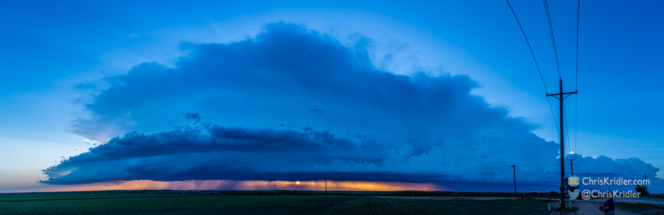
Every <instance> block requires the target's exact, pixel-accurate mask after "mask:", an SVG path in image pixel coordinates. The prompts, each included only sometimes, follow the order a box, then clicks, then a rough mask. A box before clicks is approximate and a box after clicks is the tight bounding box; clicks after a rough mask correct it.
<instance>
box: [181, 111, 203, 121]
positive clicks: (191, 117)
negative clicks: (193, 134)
mask: <svg viewBox="0 0 664 215" xmlns="http://www.w3.org/2000/svg"><path fill="white" fill-rule="evenodd" d="M184 118H185V119H189V120H194V122H196V123H198V122H200V121H201V116H200V115H199V114H198V113H185V114H184Z"/></svg>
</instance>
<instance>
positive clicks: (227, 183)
mask: <svg viewBox="0 0 664 215" xmlns="http://www.w3.org/2000/svg"><path fill="white" fill-rule="evenodd" d="M275 189H276V190H300V191H324V190H325V181H324V180H320V181H295V182H293V181H232V180H192V181H151V180H135V181H120V182H103V183H94V184H81V185H48V186H38V187H32V188H29V187H28V188H25V189H18V190H14V191H11V192H66V191H104V190H275ZM327 190H328V191H452V190H450V189H448V188H446V187H443V186H440V185H436V184H432V183H405V182H374V181H330V180H328V181H327Z"/></svg>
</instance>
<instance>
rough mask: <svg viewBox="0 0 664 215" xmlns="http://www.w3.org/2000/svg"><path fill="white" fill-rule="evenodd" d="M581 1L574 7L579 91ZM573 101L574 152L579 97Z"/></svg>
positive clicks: (577, 85) (576, 78)
mask: <svg viewBox="0 0 664 215" xmlns="http://www.w3.org/2000/svg"><path fill="white" fill-rule="evenodd" d="M580 11H581V0H578V1H577V5H576V72H575V73H574V75H575V77H574V85H575V86H574V88H575V89H576V90H577V91H578V90H579V14H580V13H581V12H580ZM574 99H575V101H574V151H576V150H577V149H576V146H577V145H578V144H577V143H578V138H577V137H578V134H577V130H578V127H579V126H578V116H579V112H578V107H579V104H578V103H579V96H578V95H577V96H576V97H575V98H574Z"/></svg>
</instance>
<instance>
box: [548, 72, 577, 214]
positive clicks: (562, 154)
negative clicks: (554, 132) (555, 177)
mask: <svg viewBox="0 0 664 215" xmlns="http://www.w3.org/2000/svg"><path fill="white" fill-rule="evenodd" d="M559 82H560V93H554V94H549V93H547V94H546V96H553V97H554V98H557V99H558V100H559V101H560V204H561V205H560V206H561V208H562V206H564V204H565V126H564V125H563V119H564V116H565V115H563V107H564V106H563V101H564V100H565V98H567V97H568V96H570V95H572V94H577V93H578V92H577V91H574V92H567V93H564V92H563V79H562V78H560V79H559Z"/></svg>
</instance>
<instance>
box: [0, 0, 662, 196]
mask: <svg viewBox="0 0 664 215" xmlns="http://www.w3.org/2000/svg"><path fill="white" fill-rule="evenodd" d="M511 3H512V6H513V7H514V10H515V12H516V13H517V15H518V16H519V18H520V21H521V22H522V24H523V26H524V29H525V31H526V34H527V35H528V38H529V39H530V42H531V44H532V45H533V50H534V52H535V54H536V57H537V59H538V62H539V63H540V66H541V68H542V72H543V75H544V78H545V81H546V84H547V86H548V87H549V90H550V92H556V91H555V90H554V89H555V86H557V72H556V69H555V61H554V56H553V50H552V47H551V39H550V36H549V31H548V27H547V25H546V17H545V15H544V9H543V5H542V2H538V1H512V2H511ZM549 4H550V5H549V6H550V11H551V19H552V22H553V28H554V31H555V35H556V43H557V45H558V46H557V48H558V53H559V57H560V63H561V73H562V77H563V79H564V80H565V86H564V87H565V88H566V89H569V90H573V89H574V87H575V85H574V83H575V74H574V67H575V64H574V63H575V61H574V57H575V55H574V51H575V39H576V37H575V36H576V34H575V33H576V2H575V1H565V2H550V3H549ZM663 7H664V6H663V5H662V3H660V2H656V1H640V2H629V3H627V2H622V1H583V2H582V3H581V17H580V20H581V21H580V23H581V24H580V32H579V74H578V75H579V76H578V90H579V95H578V99H579V102H578V130H577V132H578V137H575V136H574V135H573V134H574V126H573V125H574V124H569V126H570V127H569V128H570V130H569V131H570V132H571V134H572V135H571V136H570V139H571V140H572V142H571V143H570V144H572V150H573V151H575V152H577V153H579V154H582V155H583V156H590V157H599V158H603V157H601V156H605V157H606V158H607V159H608V158H611V159H629V158H638V159H639V160H638V161H637V160H618V161H614V160H611V159H609V160H610V161H608V160H603V161H601V162H599V161H598V162H594V163H593V162H592V160H591V161H588V163H587V164H586V165H587V167H583V166H582V165H584V164H579V166H578V168H580V169H583V168H586V172H588V173H591V172H592V173H593V174H600V175H601V174H623V175H627V176H630V177H634V178H635V177H638V176H637V175H634V174H637V173H636V172H644V173H645V172H648V173H649V174H655V173H656V172H658V169H657V168H662V167H664V159H663V158H662V156H661V154H662V153H663V152H664V145H662V142H663V141H664V139H662V137H661V135H660V132H658V131H661V130H662V129H663V127H662V123H661V121H662V119H664V116H663V115H662V114H663V113H662V112H661V111H659V109H660V108H659V107H661V106H662V100H661V99H657V98H659V96H660V95H661V93H662V91H663V90H662V88H661V87H660V86H659V81H660V80H663V79H662V78H663V77H662V74H663V73H662V71H661V70H662V69H661V66H660V65H659V64H658V63H657V62H658V60H659V59H661V58H662V57H663V56H662V55H664V52H662V51H661V50H662V48H664V47H663V46H664V44H663V43H664V42H662V40H661V39H660V38H662V36H664V35H663V34H664V32H663V30H662V24H663V22H664V21H662V20H664V17H662V16H664V15H662V14H661V13H659V12H658V11H660V10H661V9H663ZM0 14H1V15H0V16H1V18H2V19H0V20H2V21H0V22H1V23H2V26H3V28H2V29H0V31H2V35H1V36H0V37H1V38H2V40H0V43H1V44H2V47H3V48H2V51H0V57H2V59H4V60H3V63H2V64H1V65H0V71H2V73H1V78H0V103H1V104H3V105H1V106H0V119H2V120H1V121H0V146H1V147H2V148H3V149H4V150H2V152H0V155H1V156H0V157H1V158H0V159H1V160H2V162H0V181H1V182H0V189H2V188H16V187H28V186H36V185H40V184H39V183H37V181H39V180H44V181H46V182H49V181H50V182H51V183H61V184H63V183H83V182H99V181H105V180H129V179H150V180H190V179H192V180H209V179H232V180H250V179H255V180H308V179H307V177H310V179H311V180H313V178H317V177H324V176H322V175H321V174H314V173H320V171H318V170H316V169H315V168H314V167H316V166H317V165H322V166H325V167H328V168H335V170H334V171H332V172H336V173H337V174H338V175H344V174H349V173H363V176H361V177H360V176H358V177H355V178H353V177H350V178H344V179H345V180H372V181H376V180H377V181H386V180H387V181H390V180H391V181H403V182H413V181H412V180H406V178H412V177H413V176H418V177H419V178H422V179H427V180H426V182H437V183H440V184H445V183H452V182H450V181H452V180H450V179H449V178H445V177H443V176H441V175H449V174H448V173H447V172H445V171H452V170H463V169H475V168H478V167H482V168H484V167H494V166H491V165H496V167H498V166H500V168H502V166H504V165H507V166H509V165H510V163H518V164H522V165H540V164H547V165H548V164H549V163H554V164H555V156H556V155H557V153H558V152H557V151H555V150H556V143H557V142H558V138H557V131H556V125H555V124H554V121H553V118H552V116H551V111H550V109H549V107H548V106H549V105H548V102H547V98H546V97H545V96H544V94H545V92H544V90H543V86H542V83H541V81H540V77H539V75H538V74H537V71H536V68H535V65H534V63H533V60H532V57H531V56H530V52H529V50H528V47H527V45H526V44H525V41H524V39H523V36H522V34H521V31H520V30H519V28H518V25H517V24H516V21H515V20H514V17H513V16H512V14H511V12H510V10H509V8H508V7H507V4H506V3H505V2H501V1H484V2H437V3H431V2H411V3H408V4H404V3H399V2H387V3H386V2H363V3H357V2H350V1H349V2H344V1H335V2H334V3H321V2H317V3H313V2H305V1H303V2H297V1H287V2H273V1H269V2H259V3H251V4H244V3H238V2H205V1H192V2H187V3H176V2H173V3H163V2H147V1H146V2H142V3H135V2H95V3H90V2H83V1H81V2H76V1H72V2H67V3H50V2H14V3H3V4H2V5H0ZM297 38H299V39H297ZM304 41H308V42H304ZM276 45H279V46H282V47H281V49H278V50H272V49H271V47H273V46H276ZM316 48H317V49H316ZM282 50H294V51H283V52H282ZM210 59H212V60H210ZM221 59H226V61H224V60H221ZM312 59H313V60H312ZM240 62H243V63H240ZM260 62H262V64H261V63H260ZM304 62H309V64H305V63H304ZM139 65H140V66H139ZM279 68H281V69H279ZM312 71H316V72H314V73H313V74H318V75H316V76H311V75H309V74H312ZM365 72H368V73H367V74H365ZM164 74H170V76H169V75H164ZM321 77H324V78H321ZM317 78H321V79H317ZM298 80H299V81H298ZM408 80H410V81H408ZM206 81H207V82H206ZM224 81H225V82H224ZM218 83H226V84H221V85H219V84H218ZM313 83H316V84H313ZM277 89H279V90H277ZM377 92H383V93H387V94H386V95H385V96H382V97H381V96H377V94H376V93H377ZM372 93H373V94H372ZM395 94H401V96H399V95H395ZM380 95H382V94H380ZM439 100H440V101H439ZM568 101H569V102H568V103H567V106H566V107H567V108H568V110H570V111H569V112H568V115H567V118H568V119H569V120H570V121H569V122H573V119H574V118H575V117H576V116H575V115H574V113H575V112H574V111H573V109H574V107H575V104H574V102H575V98H572V99H570V100H568ZM552 102H554V103H553V104H554V107H557V106H556V104H557V103H555V101H552ZM390 104H391V105H393V106H390ZM404 104H408V105H404ZM454 105H456V106H454ZM454 107H457V108H454ZM459 107H461V108H459ZM430 108H433V109H430ZM447 109H449V111H447V112H440V111H439V110H447ZM417 110H419V111H417ZM556 111H557V109H556ZM187 113H190V114H198V116H199V117H200V120H196V119H193V120H192V118H191V117H189V118H187V117H186V116H191V115H187ZM555 114H557V112H556V113H555ZM361 117H365V118H361ZM281 124H284V126H281ZM304 128H309V129H304ZM237 129H239V131H245V132H247V133H248V134H247V135H248V136H251V137H256V138H258V137H260V136H261V135H268V136H275V135H276V136H280V135H286V136H288V135H293V136H295V137H301V136H303V135H304V136H309V137H310V138H312V135H313V137H316V135H318V134H326V135H332V136H328V137H329V138H324V140H319V139H316V138H313V139H306V138H305V139H302V141H304V142H297V141H296V142H297V143H298V144H305V145H306V144H314V145H317V144H323V145H326V144H328V142H326V141H332V142H333V143H334V144H331V145H330V144H328V145H329V146H330V147H333V149H335V150H332V151H329V150H330V149H328V151H329V153H323V152H324V150H323V151H321V149H319V148H316V147H313V148H308V147H303V149H302V150H304V149H306V150H304V151H306V152H308V153H314V154H316V153H321V154H324V155H320V156H314V157H308V156H303V155H293V154H292V153H296V154H297V150H295V151H293V150H289V149H290V148H289V147H286V148H279V150H285V151H281V152H279V150H277V152H266V153H267V154H269V155H273V156H268V157H271V159H274V160H267V161H270V162H272V163H275V164H283V165H281V166H282V168H281V169H280V170H279V171H276V172H275V171H266V170H265V169H270V168H271V167H270V166H265V165H259V164H256V165H254V166H252V168H253V171H252V172H245V173H237V172H233V171H231V170H225V171H227V172H223V171H222V172H215V173H210V172H205V171H202V172H196V174H194V172H189V173H190V174H171V175H163V176H160V177H155V178H149V177H147V176H146V175H150V174H148V173H149V171H148V170H149V169H150V168H157V167H161V165H164V164H173V163H178V162H177V161H182V160H186V161H190V162H189V164H190V165H189V166H186V165H185V166H178V165H167V167H166V168H168V169H171V170H172V171H173V172H178V171H179V172H178V173H183V172H187V171H193V170H196V169H202V170H205V169H223V168H220V167H216V166H215V167H209V166H200V165H197V163H204V162H207V161H209V160H205V159H212V157H215V156H217V154H209V155H206V156H193V155H192V154H178V153H175V154H173V153H171V152H165V151H159V150H156V149H155V148H154V145H150V144H142V145H141V142H140V141H137V140H135V139H133V138H137V137H141V135H143V137H144V138H147V139H150V138H155V139H158V140H163V138H160V137H161V136H163V135H169V134H172V135H176V134H177V135H182V136H183V138H184V137H186V138H188V140H189V139H191V138H193V139H194V140H196V141H194V142H197V141H200V139H201V138H202V139H205V140H207V141H208V142H207V143H210V144H213V145H214V144H219V142H215V141H219V140H218V139H215V138H211V137H210V136H206V135H209V134H214V133H215V132H221V133H222V134H226V135H230V134H235V132H230V131H236V132H237V131H238V130H237ZM455 129H456V130H455ZM351 133H352V135H349V134H351ZM531 133H532V136H530V135H531ZM125 134H131V135H128V136H126V135H125ZM249 134H251V135H249ZM258 134H261V135H258ZM469 134H472V135H469ZM192 135H193V136H192ZM231 136H233V135H231ZM323 136H325V135H323ZM349 136H360V137H358V138H359V139H358V138H351V137H349ZM113 137H118V138H117V139H113V140H112V138H113ZM222 137H224V138H225V139H224V138H222V139H224V140H226V139H228V138H229V137H227V136H223V135H222ZM523 138H527V139H526V140H524V139H523ZM528 138H530V139H528ZM230 139H231V140H234V139H233V138H230ZM249 139H250V140H253V139H251V138H249ZM258 139H261V138H258ZM575 139H576V140H577V141H574V140H575ZM261 140H263V139H261ZM317 141H318V142H317ZM347 141H350V142H352V144H351V143H347V144H346V142H347ZM468 141H471V142H473V143H476V145H474V146H476V147H464V145H467V143H468ZM222 142H223V141H222ZM231 142H232V141H231ZM99 143H106V144H110V145H103V146H105V147H107V148H112V149H113V150H115V151H113V150H110V149H104V148H102V147H101V146H99V147H97V146H98V145H94V144H99ZM121 143H132V144H135V145H136V146H137V147H138V146H143V147H145V148H144V150H147V151H153V152H155V156H157V157H160V158H159V159H166V160H155V159H157V158H156V157H143V158H141V157H140V156H139V157H135V156H134V157H132V156H124V157H122V158H123V159H124V160H121V161H122V162H119V161H118V162H119V163H118V162H115V163H112V162H111V161H108V160H103V161H99V162H101V163H98V165H93V164H91V163H86V162H83V161H81V160H85V159H84V158H85V157H95V155H96V156H98V155H106V154H104V153H111V152H112V154H126V153H127V152H128V151H131V150H134V149H125V148H121V147H112V146H115V145H113V144H119V145H122V144H121ZM198 143H201V144H203V143H206V142H205V141H202V142H198ZM258 143H260V141H259V142H258ZM464 143H466V144H464ZM221 144H223V143H221ZM265 144H267V143H263V144H259V145H260V146H263V145H265ZM339 144H340V145H339ZM345 144H346V145H345ZM348 144H350V145H348ZM357 144H359V145H357ZM194 145H195V144H194ZM296 145H297V144H296ZM351 145H352V146H353V147H350V146H351ZM533 145H535V146H537V147H539V148H537V149H538V150H539V151H541V153H536V154H534V155H533V156H534V157H526V158H523V160H510V159H507V158H509V157H510V156H519V157H523V156H524V153H527V152H529V151H530V150H533V148H530V147H532V146H533ZM203 146H205V144H203ZM298 146H299V145H298ZM307 146H309V145H307ZM91 147H92V148H93V149H89V148H91ZM183 147H184V148H192V147H187V146H183ZM284 147H285V146H284ZM335 147H336V148H335ZM363 147H368V148H363ZM139 148H140V147H139ZM194 148H195V147H194ZM204 148H205V147H203V148H199V149H198V150H202V149H204ZM213 148H214V147H213ZM260 148H261V147H259V146H251V147H249V149H253V150H260ZM217 149H218V151H215V153H220V154H223V155H224V156H225V157H227V158H228V159H225V160H214V159H213V160H214V161H215V162H218V163H219V165H222V166H223V165H227V166H228V165H231V164H233V162H236V163H237V162H240V161H241V156H240V155H241V153H254V152H255V151H249V152H246V151H245V152H238V151H233V150H231V151H230V152H229V151H228V150H229V149H228V148H225V147H220V148H217ZM369 149H371V150H373V151H375V152H376V153H375V154H372V155H366V153H363V150H369ZM109 150H110V151H109ZM192 150H193V149H192ZM392 151H393V152H392ZM483 151H490V152H492V154H491V155H484V154H482V153H483ZM84 152H90V153H88V154H82V153H84ZM157 152H159V153H157ZM337 152H338V153H341V152H345V153H342V154H344V155H346V156H348V157H343V156H340V155H337V154H335V153H337ZM347 152H352V153H350V154H347ZM160 153H161V154H160ZM190 153H193V154H196V153H203V152H201V151H197V150H193V151H192V152H190ZM390 153H393V154H390ZM486 153H488V152H486ZM353 154H354V155H353ZM370 154H371V153H370ZM392 155H393V156H392ZM424 155H426V156H424ZM192 156H193V157H192ZM238 156H240V157H238ZM312 156H313V155H312ZM390 156H392V157H390ZM537 156H543V157H542V158H540V157H537ZM63 157H64V158H69V157H73V158H74V159H69V160H68V161H67V162H63V163H61V162H62V160H63ZM440 157H453V158H456V159H458V160H464V161H466V162H465V163H464V164H458V163H450V162H449V160H446V159H439V158H440ZM232 158H235V159H232ZM284 158H289V159H291V158H292V160H287V159H286V160H284ZM335 158H336V159H338V160H340V161H335ZM140 159H143V160H142V161H145V162H139V161H138V160H140ZM151 159H152V160H151ZM344 159H347V160H344ZM471 160H472V161H471ZM314 161H316V162H318V163H316V162H314ZM342 161H343V162H342ZM349 161H353V162H356V163H353V164H352V165H351V164H350V163H349ZM390 161H391V162H397V161H398V162H401V163H400V164H402V166H394V165H393V166H389V165H388V163H389V162H390ZM104 162H111V163H112V164H111V163H104ZM279 162H282V163H279ZM307 162H311V163H307ZM335 162H336V163H335ZM363 162H364V163H363ZM437 162H438V163H437ZM496 162H498V163H496ZM501 162H504V163H501ZM607 162H608V163H607ZM612 162H614V163H615V165H618V166H620V165H624V166H621V168H622V167H624V168H623V169H625V168H627V169H630V168H631V169H633V170H634V171H636V172H634V173H632V172H629V173H627V172H621V171H622V170H615V171H613V170H606V172H596V170H595V168H601V167H603V166H610V165H614V163H612ZM642 162H644V163H642ZM342 163H343V164H345V165H342ZM157 164H159V165H157ZM432 164H434V165H432ZM289 165H292V166H289ZM427 165H429V166H436V167H439V168H425V167H427ZM648 165H652V166H648ZM52 166H53V168H50V167H52ZM112 166H117V169H113V168H110V167H112ZM129 166H131V167H135V168H134V169H135V170H136V171H134V172H131V173H132V174H127V175H124V176H122V177H120V175H122V174H125V173H128V172H127V171H124V170H126V169H127V168H128V167H129ZM576 166H577V165H575V167H576ZM139 167H145V168H139ZM148 167H149V168H148ZM651 167H652V168H651ZM72 168H73V169H78V172H76V171H75V172H71V173H70V172H69V171H70V170H71V169H72ZM101 168H110V169H111V170H110V171H109V172H106V173H107V174H108V175H109V178H107V179H104V178H94V177H91V175H95V174H98V173H99V171H100V169H101ZM538 168H539V167H538ZM556 168H557V167H556V166H549V167H546V168H544V167H542V168H539V169H537V168H532V169H528V168H525V169H524V171H525V172H524V173H523V174H524V176H525V175H527V174H528V171H532V172H533V173H535V172H538V171H541V170H542V169H545V172H546V171H549V172H548V175H546V174H544V175H545V176H541V177H538V178H536V179H533V180H532V183H534V184H537V183H544V182H543V181H547V177H548V176H549V175H550V176H555V174H556V173H555V169H556ZM45 169H48V171H46V172H42V171H41V170H45ZM580 169H575V171H577V170H580ZM114 170H117V171H121V172H120V173H118V172H113V171H114ZM139 170H140V171H139ZM295 170H297V171H295ZM122 171H124V172H122ZM500 171H503V170H500ZM500 171H495V172H493V171H491V172H490V174H494V177H493V178H491V177H480V175H482V174H487V173H483V172H478V173H473V174H467V178H462V179H463V180H462V181H470V182H477V181H480V182H487V183H489V182H504V181H505V180H507V179H510V178H509V177H508V176H509V175H503V174H502V173H500ZM44 173H47V174H44ZM443 173H445V174H443ZM67 174H70V175H67ZM638 174H639V175H642V173H638ZM61 175H65V176H63V178H60V180H57V179H58V177H59V176H61ZM183 175H188V176H190V177H185V176H183ZM228 175H236V176H238V177H236V178H233V177H228ZM240 175H243V177H239V176H240ZM266 175H267V176H266ZM632 175H633V176H632ZM49 176H50V177H51V178H52V179H53V180H49V178H48V177H49ZM110 176H113V177H110ZM125 176H126V177H125ZM194 176H195V177H194ZM424 176H426V177H424ZM452 176H456V175H452ZM298 177H300V178H304V179H297V178H298ZM660 177H661V176H660ZM65 179H67V180H65ZM69 179H71V180H69ZM414 182H425V181H414ZM460 187H463V186H460ZM459 189H462V188H459Z"/></svg>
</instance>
